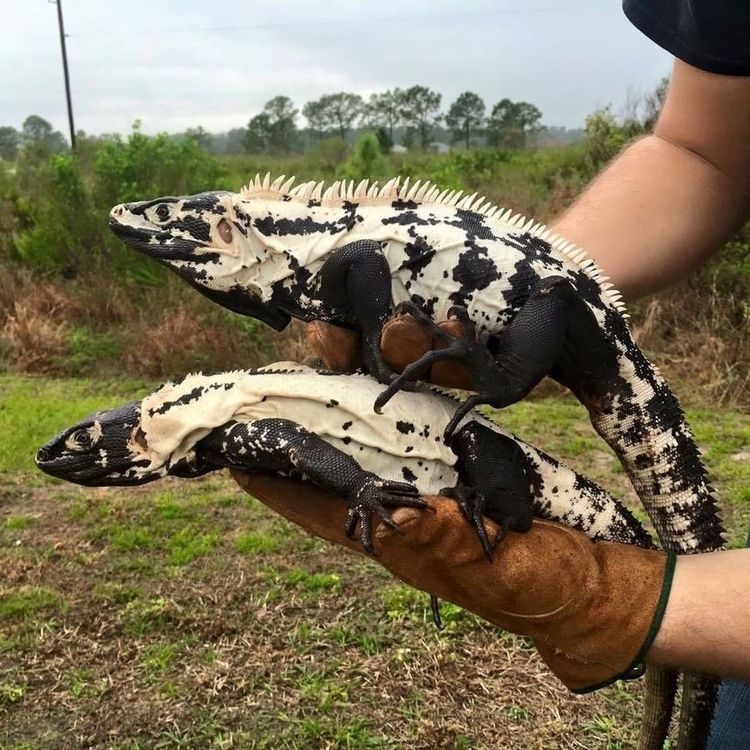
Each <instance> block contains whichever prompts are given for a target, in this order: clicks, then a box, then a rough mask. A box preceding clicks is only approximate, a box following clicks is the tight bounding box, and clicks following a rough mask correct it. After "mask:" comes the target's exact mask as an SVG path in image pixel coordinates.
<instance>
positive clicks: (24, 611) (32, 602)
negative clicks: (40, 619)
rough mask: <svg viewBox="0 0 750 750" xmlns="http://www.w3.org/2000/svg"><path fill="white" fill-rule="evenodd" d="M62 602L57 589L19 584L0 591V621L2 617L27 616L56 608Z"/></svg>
mask: <svg viewBox="0 0 750 750" xmlns="http://www.w3.org/2000/svg"><path fill="white" fill-rule="evenodd" d="M62 604H63V600H62V597H61V596H60V594H59V593H58V592H57V591H52V590H51V589H48V588H45V587H43V586H21V587H19V588H17V589H11V590H9V591H7V592H6V593H0V622H1V621H2V620H4V619H12V618H28V617H33V616H35V615H38V614H40V613H48V612H49V611H50V610H57V609H59V608H60V607H61V606H62Z"/></svg>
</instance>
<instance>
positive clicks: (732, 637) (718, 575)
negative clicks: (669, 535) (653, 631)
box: [646, 549, 750, 679]
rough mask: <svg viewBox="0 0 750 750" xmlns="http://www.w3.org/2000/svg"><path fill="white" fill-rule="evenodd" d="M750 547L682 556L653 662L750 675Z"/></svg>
mask: <svg viewBox="0 0 750 750" xmlns="http://www.w3.org/2000/svg"><path fill="white" fill-rule="evenodd" d="M748 644H750V549H745V550H729V551H722V552H712V553H709V554H705V555H692V556H684V557H680V558H678V560H677V565H676V566H675V574H674V580H673V583H672V590H671V593H670V596H669V602H668V604H667V609H666V611H665V613H664V619H663V620H662V623H661V628H660V629H659V632H658V634H657V636H656V639H655V641H654V643H653V645H652V647H651V649H650V651H649V653H648V655H647V657H646V659H647V661H649V662H653V663H655V664H662V665H667V666H674V667H681V668H683V669H689V670H694V671H699V672H700V671H703V672H708V673H710V674H717V675H720V676H731V677H736V678H739V679H749V678H750V649H749V648H748Z"/></svg>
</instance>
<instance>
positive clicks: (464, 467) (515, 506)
mask: <svg viewBox="0 0 750 750" xmlns="http://www.w3.org/2000/svg"><path fill="white" fill-rule="evenodd" d="M449 446H450V448H451V449H452V450H453V452H454V453H455V454H456V455H457V456H458V465H457V468H458V477H459V483H458V485H457V486H456V487H446V488H444V489H442V490H440V494H441V495H447V496H448V497H452V498H454V499H455V500H456V501H457V502H458V504H459V505H460V507H461V510H462V511H463V513H464V515H465V516H466V519H467V520H468V521H469V522H470V523H471V524H472V526H474V528H475V529H476V532H477V535H478V536H479V541H480V542H481V544H482V549H483V550H484V554H485V556H486V557H487V559H488V560H490V561H491V560H492V551H493V549H494V547H496V546H497V545H498V544H499V543H500V542H501V541H502V540H503V538H504V537H505V535H506V534H507V533H508V532H509V531H528V530H529V529H530V528H531V521H532V517H533V513H534V507H533V491H532V486H531V481H530V480H529V477H528V476H527V474H526V469H525V465H526V462H525V456H524V454H523V451H522V450H521V449H520V447H519V446H518V444H517V443H516V442H515V441H513V440H511V439H510V438H509V437H506V436H504V435H500V434H498V433H496V432H493V431H492V430H489V429H487V428H486V427H483V426H482V425H481V424H479V423H477V422H473V421H472V422H469V423H468V424H466V425H464V426H463V427H461V429H460V430H458V431H457V432H456V433H455V434H454V435H453V436H452V437H451V438H450V440H449ZM483 515H485V516H487V517H488V518H491V519H492V520H493V521H495V523H497V524H498V525H499V526H500V533H499V534H498V536H497V538H496V539H495V542H494V545H493V544H491V543H490V540H489V538H488V536H487V531H486V529H485V527H484V522H483V521H482V516H483Z"/></svg>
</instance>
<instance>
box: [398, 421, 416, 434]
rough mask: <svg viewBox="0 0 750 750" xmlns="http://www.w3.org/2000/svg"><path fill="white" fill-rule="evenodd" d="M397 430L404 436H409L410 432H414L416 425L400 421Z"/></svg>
mask: <svg viewBox="0 0 750 750" xmlns="http://www.w3.org/2000/svg"><path fill="white" fill-rule="evenodd" d="M396 429H397V430H398V431H399V432H400V433H401V434H402V435H408V434H409V433H410V432H414V425H413V424H412V423H411V422H404V421H403V420H401V419H399V420H398V421H397V422H396Z"/></svg>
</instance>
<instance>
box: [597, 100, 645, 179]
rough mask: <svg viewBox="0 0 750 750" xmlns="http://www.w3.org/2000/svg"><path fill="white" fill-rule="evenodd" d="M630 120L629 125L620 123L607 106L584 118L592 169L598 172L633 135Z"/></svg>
mask: <svg viewBox="0 0 750 750" xmlns="http://www.w3.org/2000/svg"><path fill="white" fill-rule="evenodd" d="M630 122H631V126H630V127H624V126H623V125H622V124H620V123H619V122H618V121H617V118H616V117H615V116H614V115H613V114H612V109H611V107H609V106H606V107H603V108H602V109H598V110H597V111H596V112H593V113H592V114H590V115H589V116H588V117H587V118H586V152H587V154H588V157H589V159H590V160H591V168H592V171H597V172H598V171H599V169H600V168H601V167H603V166H604V165H605V164H606V163H607V162H608V161H609V160H610V159H612V157H614V156H615V155H616V154H618V153H619V151H620V150H621V149H622V147H623V146H624V145H625V144H626V143H627V142H628V140H630V138H631V137H632V135H634V133H633V132H631V127H632V123H633V122H634V121H630Z"/></svg>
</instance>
